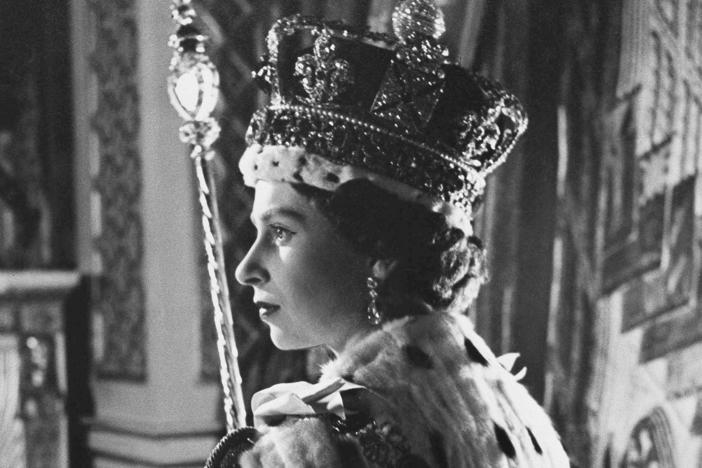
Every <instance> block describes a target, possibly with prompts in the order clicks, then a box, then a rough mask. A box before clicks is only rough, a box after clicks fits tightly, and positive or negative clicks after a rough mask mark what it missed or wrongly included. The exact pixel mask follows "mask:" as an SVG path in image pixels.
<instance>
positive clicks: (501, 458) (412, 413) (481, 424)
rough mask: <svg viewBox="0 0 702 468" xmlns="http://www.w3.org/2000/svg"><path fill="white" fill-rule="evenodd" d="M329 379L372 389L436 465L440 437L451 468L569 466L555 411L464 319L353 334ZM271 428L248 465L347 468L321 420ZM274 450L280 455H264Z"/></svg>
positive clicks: (379, 407) (427, 319) (426, 319)
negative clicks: (508, 448)
mask: <svg viewBox="0 0 702 468" xmlns="http://www.w3.org/2000/svg"><path fill="white" fill-rule="evenodd" d="M465 340H469V341H470V343H472V345H473V346H474V347H475V348H476V349H477V350H478V351H479V352H480V354H481V355H482V356H483V357H484V358H485V359H486V360H487V362H488V365H487V366H485V365H483V364H481V363H480V362H476V361H474V360H471V359H470V358H469V357H468V354H467V353H466V346H465ZM406 346H411V347H414V348H418V349H420V350H421V351H423V353H425V354H426V355H428V357H429V362H430V364H429V365H424V366H423V365H416V363H413V362H412V360H411V359H408V357H407V351H406V349H407V348H406ZM322 375H323V377H322V378H323V379H325V378H333V377H343V378H347V379H350V380H352V381H353V382H355V383H358V384H360V385H363V386H365V387H367V388H368V389H369V390H370V391H371V393H372V401H373V404H372V408H373V415H374V418H375V419H376V420H377V421H379V422H391V423H392V424H394V425H395V426H396V427H398V428H399V429H400V430H401V432H402V433H403V435H404V436H405V437H406V438H407V440H408V442H409V445H410V447H412V450H413V453H416V454H417V455H420V456H422V457H423V458H424V459H425V460H426V461H427V462H429V464H430V466H432V467H437V468H438V467H440V466H443V465H441V464H440V462H439V460H438V459H436V457H435V456H434V454H435V453H436V451H435V449H432V442H431V441H432V440H434V441H436V440H439V441H441V445H442V448H443V452H444V453H445V457H446V459H447V462H448V466H449V467H451V468H502V467H539V468H564V467H568V466H569V463H568V458H567V456H566V454H565V452H564V450H563V448H562V446H561V444H560V441H559V438H558V435H557V434H556V433H555V431H554V430H553V428H552V425H551V422H550V420H549V418H548V416H547V415H546V414H545V412H544V411H543V410H542V409H541V408H540V407H539V405H538V404H537V403H536V402H535V401H534V400H533V399H532V398H531V396H529V394H528V393H527V391H526V389H525V388H524V387H523V386H522V385H521V384H519V383H518V382H517V380H516V379H515V378H514V376H512V375H511V374H510V373H509V372H508V371H507V370H505V369H504V368H503V367H502V366H501V365H500V364H499V362H498V361H497V359H496V358H495V356H494V355H493V354H492V352H490V350H489V349H488V347H487V346H486V345H485V343H484V342H483V340H482V339H481V338H480V337H479V336H478V335H476V334H475V332H474V331H473V330H472V327H471V325H470V322H469V321H468V320H467V319H466V318H464V317H457V316H450V315H447V314H432V315H429V316H422V317H416V318H412V319H400V320H397V321H394V322H391V323H389V324H386V325H385V326H384V327H383V328H382V329H380V330H377V331H375V332H373V333H371V334H369V335H367V336H365V337H360V338H358V339H356V340H354V341H353V342H352V343H351V344H350V345H349V346H347V349H346V351H344V352H343V353H341V354H340V355H339V357H338V358H337V359H335V360H333V361H331V362H329V363H327V364H326V365H325V366H324V368H323V373H322ZM495 424H498V425H499V426H500V427H502V428H503V429H504V430H505V431H506V433H507V434H508V437H509V440H510V441H511V444H512V445H513V446H514V449H515V457H513V458H508V457H507V456H505V454H504V453H503V451H502V450H501V448H500V446H499V444H498V443H497V439H496V437H495V429H494V428H495ZM527 427H528V428H529V429H530V430H531V431H532V433H533V434H534V436H535V438H536V440H537V441H538V444H539V446H540V447H541V449H542V453H541V454H539V453H537V451H536V449H535V446H534V444H533V443H532V440H531V438H530V436H529V434H528V432H527ZM264 431H265V435H264V436H263V437H262V439H261V440H260V441H259V442H258V443H257V444H256V447H254V449H253V450H252V451H251V453H249V454H247V455H246V457H244V458H243V459H242V466H243V467H245V468H248V467H260V466H263V467H274V468H278V467H286V468H291V467H299V466H309V467H330V468H334V467H336V466H342V465H340V464H339V463H340V461H339V459H338V455H337V454H336V453H335V449H334V444H333V443H332V442H331V440H332V439H331V438H330V433H329V430H328V428H326V427H325V424H324V423H323V422H322V420H319V419H314V418H303V419H289V420H288V421H286V423H285V424H284V425H283V426H282V427H275V428H265V429H264ZM266 453H267V454H271V453H277V454H278V456H277V457H273V458H271V456H270V455H268V456H267V458H265V457H264V456H263V454H266ZM274 459H275V460H274ZM256 460H259V461H258V462H256Z"/></svg>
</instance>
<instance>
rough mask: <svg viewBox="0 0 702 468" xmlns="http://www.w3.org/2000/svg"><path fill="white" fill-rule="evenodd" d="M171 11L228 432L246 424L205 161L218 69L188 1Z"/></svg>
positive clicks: (174, 99) (177, 90) (171, 84)
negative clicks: (203, 242)
mask: <svg viewBox="0 0 702 468" xmlns="http://www.w3.org/2000/svg"><path fill="white" fill-rule="evenodd" d="M171 15H172V17H173V20H174V21H175V23H176V25H177V30H176V32H175V33H174V34H173V35H172V36H171V37H170V40H169V45H170V46H171V47H172V48H173V49H174V53H173V59H172V60H171V64H170V74H169V76H168V94H169V96H170V100H171V104H172V105H173V107H174V108H175V109H176V111H177V112H178V114H179V115H180V116H181V117H182V118H183V120H185V123H184V124H183V126H181V127H180V139H181V141H182V142H183V143H187V144H189V145H190V147H191V152H190V157H191V158H192V160H193V163H194V166H195V174H196V176H197V185H198V192H199V202H200V208H201V209H202V228H203V231H204V237H205V239H204V240H205V252H206V254H207V272H208V276H209V280H210V295H211V298H212V305H213V308H214V319H215V327H216V329H217V351H218V354H219V364H220V366H219V375H220V379H221V382H222V389H223V390H224V413H225V416H226V421H227V432H231V431H233V430H234V429H236V428H237V427H244V426H245V425H246V408H245V406H244V398H243V392H242V389H241V373H240V371H239V365H238V363H237V355H238V351H237V347H236V341H235V339H234V328H233V323H234V321H233V318H232V311H231V307H230V303H229V288H228V286H227V278H226V270H225V268H224V252H223V249H222V235H221V232H220V224H219V212H218V209H217V195H216V192H215V182H214V177H213V174H212V165H211V162H212V159H213V157H214V151H213V150H212V144H213V143H214V142H215V141H216V140H217V138H218V137H219V132H220V127H219V124H218V123H217V120H216V119H215V118H214V117H212V115H211V114H212V112H213V111H214V108H215V105H216V104H217V98H218V95H219V73H218V72H217V68H216V67H215V66H214V64H213V63H212V62H211V61H210V59H209V57H208V56H207V53H206V48H205V44H206V42H207V41H208V37H207V36H206V35H204V34H202V33H201V32H200V31H199V30H198V29H197V28H196V27H195V25H194V24H193V22H194V19H195V17H196V16H197V13H196V12H195V9H194V8H193V7H192V4H191V0H173V4H172V5H171Z"/></svg>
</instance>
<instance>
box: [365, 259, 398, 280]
mask: <svg viewBox="0 0 702 468" xmlns="http://www.w3.org/2000/svg"><path fill="white" fill-rule="evenodd" d="M396 266H397V260H395V259H391V258H382V259H381V258H373V259H371V272H372V275H373V277H374V278H376V279H377V280H379V281H381V282H382V281H383V280H385V279H386V278H387V277H388V276H390V273H392V271H393V270H394V269H395V267H396Z"/></svg>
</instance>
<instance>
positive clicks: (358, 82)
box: [247, 0, 527, 213]
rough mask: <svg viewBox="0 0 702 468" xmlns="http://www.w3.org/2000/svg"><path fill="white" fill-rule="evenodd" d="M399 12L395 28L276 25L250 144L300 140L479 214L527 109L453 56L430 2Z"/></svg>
mask: <svg viewBox="0 0 702 468" xmlns="http://www.w3.org/2000/svg"><path fill="white" fill-rule="evenodd" d="M392 20H393V21H392V23H393V24H392V26H393V32H394V35H389V34H383V33H374V32H371V31H368V30H366V29H363V28H358V27H353V26H348V25H345V24H343V23H341V22H334V21H324V20H321V19H318V18H312V17H305V16H300V15H295V16H292V17H288V18H283V19H281V20H279V21H278V22H276V24H275V25H274V26H273V27H272V28H271V31H270V32H269V34H268V37H267V46H268V54H267V55H266V57H265V58H264V61H263V63H262V65H261V67H260V68H259V69H258V70H257V71H256V72H254V76H255V77H256V78H257V81H258V82H259V83H260V84H261V87H262V88H263V89H264V90H266V91H267V92H268V93H269V94H270V102H269V104H268V105H266V106H264V107H263V108H261V109H259V110H258V111H257V112H256V113H255V114H254V116H253V117H252V120H251V124H250V127H249V132H248V134H247V142H248V143H249V144H250V145H251V144H254V143H257V144H259V145H262V146H265V145H287V146H302V147H303V148H304V149H305V150H307V151H308V152H310V153H313V154H316V155H319V156H321V157H322V158H326V159H327V160H329V161H330V162H332V163H334V164H339V165H344V166H346V165H348V166H353V167H358V168H361V169H365V170H368V171H371V172H373V173H375V174H379V175H382V176H384V177H386V178H389V179H392V180H394V181H397V182H400V183H402V184H405V185H407V186H409V187H412V188H414V189H417V190H419V191H421V192H424V193H425V194H427V195H429V196H430V197H434V198H436V199H440V200H443V202H445V203H447V204H450V205H452V206H455V207H457V208H459V209H461V210H464V211H466V212H467V213H470V211H471V207H472V205H473V202H474V201H475V200H476V198H478V197H479V196H480V195H481V193H482V191H483V189H484V186H485V176H486V175H487V174H488V173H489V172H490V171H492V170H493V169H494V168H495V167H496V166H498V165H499V164H500V163H501V162H502V161H503V160H504V159H505V157H506V155H507V154H508V153H509V151H510V150H511V149H512V147H513V146H514V144H515V142H516V140H517V138H518V137H519V136H520V135H521V134H522V133H523V132H524V130H525V129H526V125H527V118H526V114H525V113H524V110H523V109H522V107H521V105H520V103H519V101H518V100H517V99H516V98H515V97H514V96H513V95H511V94H510V93H508V92H507V91H505V90H504V88H502V87H501V86H500V85H499V84H497V83H495V82H493V81H491V80H488V79H487V78H483V77H481V76H479V75H476V74H475V73H473V72H470V71H468V70H466V69H463V68H461V67H460V66H459V65H457V64H454V63H451V62H450V61H449V59H448V51H447V49H446V47H445V46H444V45H443V44H442V43H441V41H440V39H441V36H442V35H443V33H444V32H445V24H444V17H443V14H442V12H441V10H440V9H439V7H438V6H437V5H436V4H435V3H434V1H433V0H403V1H401V2H400V3H399V4H398V6H397V7H396V9H395V11H394V13H393V18H392ZM302 34H307V35H310V36H312V39H313V44H312V47H311V48H306V49H302V48H301V44H302V43H303V41H301V35H302ZM295 175H296V174H292V177H293V178H295Z"/></svg>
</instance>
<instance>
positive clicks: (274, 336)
mask: <svg viewBox="0 0 702 468" xmlns="http://www.w3.org/2000/svg"><path fill="white" fill-rule="evenodd" d="M271 341H272V342H273V344H274V345H275V347H276V348H278V349H281V350H283V351H293V350H296V349H304V348H310V347H311V346H309V345H307V344H306V343H303V342H301V340H299V339H295V338H293V337H291V336H289V335H288V334H286V333H283V332H282V331H281V330H280V329H276V328H273V327H271Z"/></svg>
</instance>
